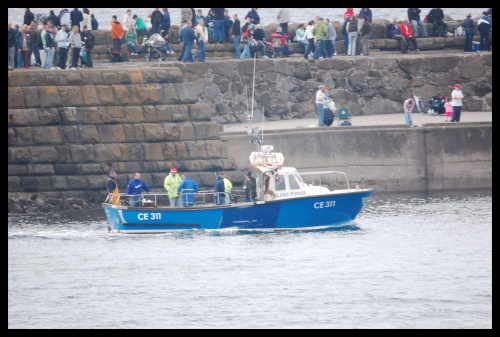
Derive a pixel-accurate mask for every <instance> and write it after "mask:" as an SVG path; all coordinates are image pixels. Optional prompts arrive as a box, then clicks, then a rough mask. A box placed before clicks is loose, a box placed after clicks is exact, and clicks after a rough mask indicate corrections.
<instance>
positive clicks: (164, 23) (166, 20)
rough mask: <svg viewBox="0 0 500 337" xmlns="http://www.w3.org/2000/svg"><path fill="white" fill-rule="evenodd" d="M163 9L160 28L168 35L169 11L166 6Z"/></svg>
mask: <svg viewBox="0 0 500 337" xmlns="http://www.w3.org/2000/svg"><path fill="white" fill-rule="evenodd" d="M162 9H163V21H162V22H161V28H160V29H163V30H164V31H165V34H166V35H168V32H169V31H170V13H169V12H168V8H162Z"/></svg>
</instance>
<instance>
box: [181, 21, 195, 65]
mask: <svg viewBox="0 0 500 337" xmlns="http://www.w3.org/2000/svg"><path fill="white" fill-rule="evenodd" d="M192 25H193V23H192V22H191V21H190V20H188V21H187V22H186V26H185V27H184V28H182V30H181V33H180V40H181V41H182V43H183V44H184V46H185V47H186V48H185V50H184V56H182V59H181V61H182V62H187V61H189V62H194V60H193V54H192V52H191V50H192V48H193V43H194V41H195V40H198V38H197V37H196V34H195V33H194V31H193V29H192V28H191V26H192Z"/></svg>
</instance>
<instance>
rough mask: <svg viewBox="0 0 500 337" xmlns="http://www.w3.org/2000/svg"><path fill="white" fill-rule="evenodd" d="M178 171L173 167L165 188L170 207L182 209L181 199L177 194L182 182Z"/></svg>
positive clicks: (167, 177) (166, 179)
mask: <svg viewBox="0 0 500 337" xmlns="http://www.w3.org/2000/svg"><path fill="white" fill-rule="evenodd" d="M177 173H178V172H177V169H176V168H175V167H172V168H171V169H170V173H169V174H168V176H166V177H165V182H164V184H163V186H164V187H165V189H166V190H167V192H168V200H169V201H170V207H175V206H177V207H181V206H182V203H181V197H180V195H179V194H178V193H177V188H178V187H179V185H180V184H181V182H182V179H181V177H180V176H179V175H178V174H177Z"/></svg>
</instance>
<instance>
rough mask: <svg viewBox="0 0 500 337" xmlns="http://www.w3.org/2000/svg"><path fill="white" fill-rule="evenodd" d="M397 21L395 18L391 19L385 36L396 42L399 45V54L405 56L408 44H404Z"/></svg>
mask: <svg viewBox="0 0 500 337" xmlns="http://www.w3.org/2000/svg"><path fill="white" fill-rule="evenodd" d="M397 24H398V20H397V19H396V18H394V19H392V23H389V24H387V26H386V28H387V34H388V35H389V38H390V39H394V40H398V41H399V43H400V44H401V52H402V53H404V54H406V53H408V49H409V47H408V44H407V43H406V41H405V39H404V37H403V35H402V34H401V31H400V30H399V29H398V26H397Z"/></svg>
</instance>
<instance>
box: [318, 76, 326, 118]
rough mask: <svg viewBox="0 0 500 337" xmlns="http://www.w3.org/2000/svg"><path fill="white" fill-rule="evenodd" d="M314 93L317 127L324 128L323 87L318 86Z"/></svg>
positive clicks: (321, 85)
mask: <svg viewBox="0 0 500 337" xmlns="http://www.w3.org/2000/svg"><path fill="white" fill-rule="evenodd" d="M318 89H319V90H318V91H317V92H316V107H317V109H318V126H325V111H324V108H325V97H326V96H325V86H324V85H323V84H320V85H319V86H318Z"/></svg>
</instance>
